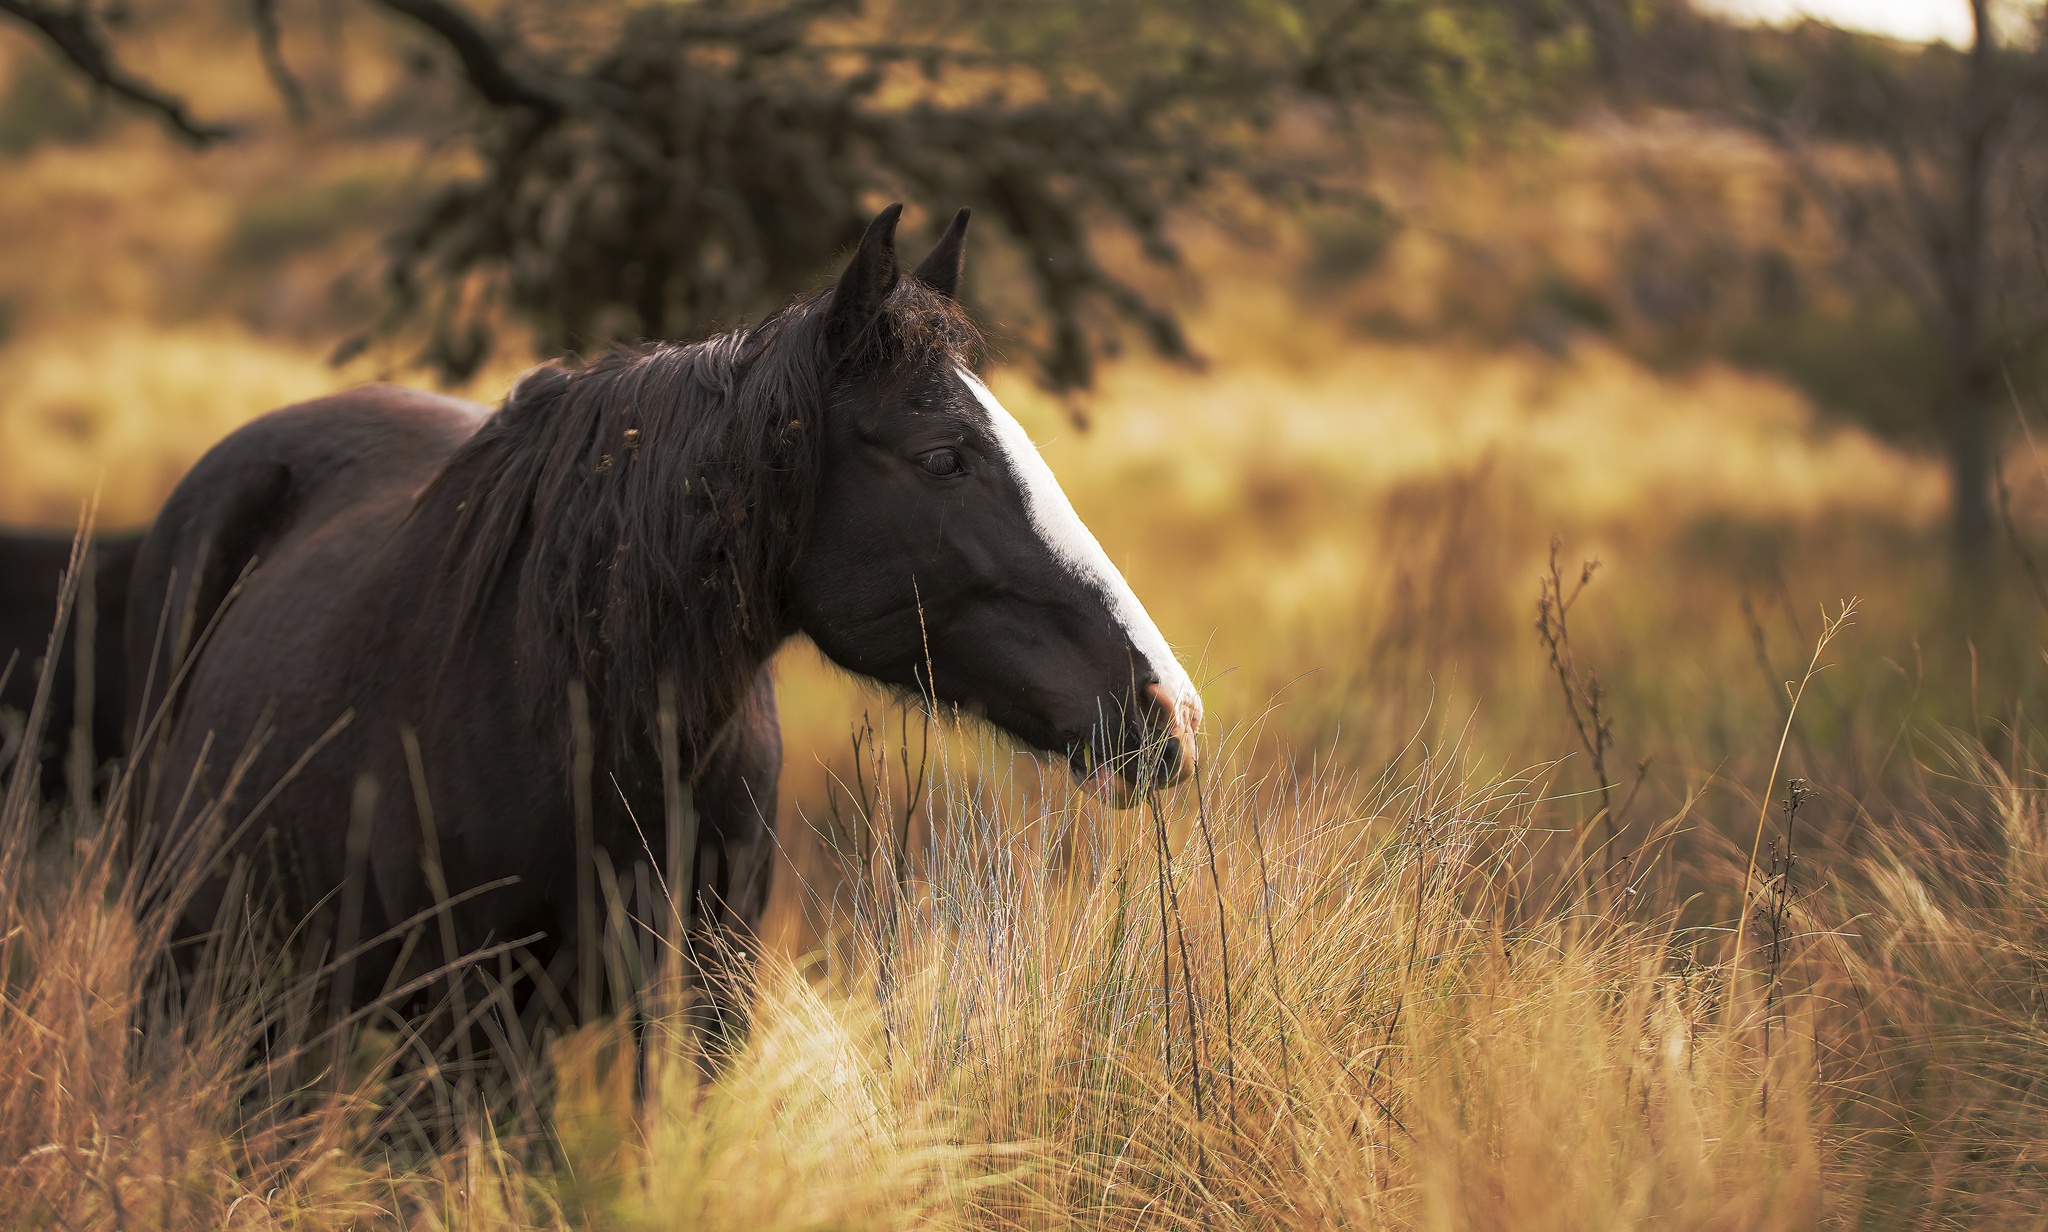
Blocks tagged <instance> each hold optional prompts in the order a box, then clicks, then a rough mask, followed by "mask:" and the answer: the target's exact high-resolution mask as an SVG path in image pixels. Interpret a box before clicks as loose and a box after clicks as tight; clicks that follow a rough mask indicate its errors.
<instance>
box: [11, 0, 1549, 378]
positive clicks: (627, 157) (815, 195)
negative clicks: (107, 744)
mask: <svg viewBox="0 0 2048 1232" xmlns="http://www.w3.org/2000/svg"><path fill="white" fill-rule="evenodd" d="M250 2H251V5H252V10H251V11H252V15H253V25H254V29H255V31H256V34H257V37H258V41H259V45H260V47H261V49H262V51H263V54H264V62H265V64H266V66H267V67H268V68H269V70H270V72H271V74H272V76H273V77H274V78H275V79H276V80H277V81H278V82H279V86H280V91H281V92H282V94H283V96H284V98H285V100H286V102H287V103H288V104H289V105H290V106H291V107H293V108H294V109H295V110H296V109H299V108H302V107H303V106H304V105H305V103H304V97H303V95H302V94H301V92H300V91H299V90H298V88H297V86H296V83H295V82H294V80H293V78H292V75H291V73H290V71H289V69H288V68H287V66H286V63H285V60H284V57H283V56H282V54H281V52H280V42H279V23H278V18H277V14H276V12H275V8H274V0H250ZM370 2H372V3H375V4H377V5H378V6H379V7H381V8H383V9H385V10H387V11H388V12H390V13H393V14H396V15H398V16H400V17H402V18H404V19H406V20H407V21H408V22H409V23H411V25H412V26H413V28H415V29H416V30H418V31H420V32H424V33H425V34H427V35H429V36H430V37H431V39H432V40H433V41H434V42H436V43H437V44H438V45H439V47H440V49H441V50H442V51H443V52H445V54H446V55H447V56H449V57H450V58H452V60H453V61H454V62H455V64H456V65H458V66H459V69H460V72H461V74H462V77H463V79H464V80H465V81H466V82H467V83H468V85H469V86H470V87H471V94H472V96H473V97H474V99H475V100H476V102H477V104H478V106H477V107H476V109H475V112H474V115H473V124H472V125H471V127H470V129H469V132H470V135H471V140H472V143H473V148H474V150H475V152H476V154H477V155H478V158H479V161H480V164H481V168H482V170H481V173H480V174H478V175H476V176H475V177H473V178H470V179H466V180H463V181H461V182H458V183H454V184H451V185H448V186H446V187H445V188H443V189H442V190H440V191H439V193H438V194H437V195H436V196H435V197H434V198H433V199H432V200H431V201H430V202H428V203H426V205H425V207H424V208H423V209H422V210H420V211H419V213H418V214H417V216H416V217H415V218H414V219H413V221H412V222H410V224H409V225H407V226H405V227H404V228H402V229H401V230H400V231H399V232H398V233H397V234H395V235H394V236H393V237H392V239H391V244H390V252H391V257H392V276H391V283H390V285H391V288H392V290H393V291H394V292H395V295H394V297H393V312H392V314H391V317H390V319H389V320H387V321H386V322H385V323H384V328H385V330H386V331H387V332H389V331H394V330H398V329H401V328H416V329H423V330H424V333H425V335H426V338H427V342H426V344H425V347H424V350H423V352H422V358H424V359H426V360H427V361H428V362H430V363H431V364H433V365H434V366H435V367H437V368H438V369H440V370H441V371H442V372H443V373H444V374H445V375H446V376H448V377H450V378H460V377H462V376H464V375H466V374H468V373H469V372H472V371H474V370H475V368H476V366H477V365H478V364H479V363H481V362H482V360H483V359H484V357H485V356H486V355H487V354H489V353H490V351H491V349H492V347H493V345H494V343H495V339H496V335H497V333H498V331H499V323H500V321H501V319H502V317H501V310H502V309H505V308H510V309H512V310H513V311H514V312H516V313H517V314H518V315H519V316H520V317H521V318H522V319H523V320H524V321H525V322H526V323H528V324H529V325H530V326H532V327H533V328H534V329H535V330H536V331H537V333H538V341H539V344H540V346H541V347H542V348H544V349H547V350H560V349H564V348H590V347H594V346H598V345H602V344H604V343H607V342H611V341H616V340H631V339H635V338H643V337H670V336H677V335H682V334H689V333H694V332H699V331H704V330H707V329H709V328H711V327H712V325H713V324H714V323H716V322H719V321H721V320H726V319H729V318H731V317H734V316H739V315H743V314H756V313H759V312H762V311H764V310H766V309H768V308H769V307H772V306H773V305H775V304H777V303H779V302H781V301H782V300H784V299H786V298H787V297H788V296H789V295H791V294H792V293H794V292H796V291H799V290H801V289H803V288H804V287H806V286H808V285H811V284H812V283H814V282H815V281H816V280H817V279H819V278H820V277H821V275H822V274H823V273H824V272H825V270H826V269H827V268H828V267H829V266H830V265H831V263H832V261H833V259H834V258H835V256H836V255H837V254H838V253H840V252H841V251H842V250H843V249H844V248H846V247H847V246H848V245H850V244H851V243H852V242H853V241H855V240H856V239H857V238H858V237H859V235H860V232H861V228H862V226H863V225H864V224H865V222H866V220H867V218H868V217H869V216H870V215H871V214H872V213H873V211H874V209H875V208H876V207H877V206H879V205H880V204H882V203H884V202H886V201H888V200H890V199H898V198H901V199H908V200H912V201H915V202H918V203H921V204H923V205H925V206H927V207H929V208H930V210H931V211H932V213H933V215H934V216H935V217H936V218H939V219H943V218H944V217H945V216H946V215H947V214H948V213H949V212H950V210H951V209H952V207H954V206H955V205H958V204H963V203H964V204H969V205H972V206H974V207H976V209H977V210H978V211H980V212H981V215H982V217H983V218H985V219H987V220H989V221H993V222H995V223H996V224H998V226H997V228H996V231H997V233H998V236H999V238H1000V240H1001V241H1002V243H1003V245H1004V246H1005V247H1007V248H1008V249H1009V250H1010V253H1011V255H1012V258H1013V260H1012V261H1011V262H1010V263H1009V264H1008V266H1007V268H1006V269H1005V272H1006V274H1009V275H1013V277H1008V278H1006V279H1005V281H1006V282H1009V283H1015V284H1021V285H1024V286H1027V287H1028V288H1029V291H1028V294H1026V295H1025V296H1023V297H1022V302H1021V303H1014V304H1006V305H1005V308H1006V309H1007V310H1008V311H1007V312H1006V315H1007V316H1009V317H1011V318H1012V319H1013V320H1017V321H1019V323H1020V324H1021V325H1022V327H1023V336H1024V338H1025V340H1026V345H1028V346H1029V347H1030V348H1031V350H1032V352H1033V354H1034V357H1035V358H1036V360H1037V363H1038V366H1039V368H1040V372H1041V375H1042V377H1043V379H1044V381H1045V382H1046V383H1047V384H1048V385H1050V386H1052V387H1054V388H1060V389H1066V388H1074V387H1079V386H1084V385H1086V384H1087V383H1088V381H1089V379H1090V376H1091V373H1092V367H1093V364H1094V362H1095V360H1096V359H1097V357H1098V356H1099V355H1100V354H1102V353H1103V352H1104V350H1105V349H1107V348H1110V347H1113V346H1114V345H1115V343H1116V339H1117V338H1118V336H1119V335H1120V334H1121V333H1122V331H1123V330H1124V329H1126V328H1130V327H1135V328H1136V329H1137V330H1138V331H1139V332H1140V333H1141V334H1142V335H1143V336H1144V337H1145V338H1146V339H1147V340H1148V341H1149V343H1150V345H1151V346H1152V347H1153V348H1154V349H1155V350H1157V351H1158V352H1160V353H1161V354H1164V355H1167V356H1172V357H1186V356H1187V344H1186V341H1185V339H1184V338H1183V336H1182V333H1181V329H1180V326H1179V322H1178V320H1177V319H1176V316H1175V314H1174V313H1173V311H1172V310H1171V308H1170V307H1169V306H1167V305H1166V304H1164V303H1163V302H1162V300H1161V299H1160V298H1159V297H1158V296H1157V295H1156V294H1148V293H1147V292H1146V291H1144V290H1142V289H1141V288H1140V287H1139V286H1138V285H1136V283H1134V282H1133V281H1132V280H1131V277H1130V275H1129V273H1128V272H1118V271H1115V270H1113V269H1112V268H1110V266H1109V265H1106V264H1105V263H1104V262H1103V261H1102V260H1100V259H1098V247H1099V245H1100V244H1101V243H1102V242H1103V241H1104V240H1105V239H1109V238H1114V237H1121V239H1122V240H1126V241H1135V243H1134V247H1135V248H1136V249H1137V250H1138V252H1140V253H1141V254H1142V256H1143V258H1144V259H1145V260H1146V261H1149V262H1150V263H1152V264H1153V265H1155V266H1157V267H1161V268H1164V269H1169V270H1170V269H1172V268H1173V267H1175V266H1177V264H1178V262H1179V255H1178V253H1177V251H1176V249H1175V246H1174V243H1173V240H1172V238H1171V236H1170V234H1169V228H1168V225H1167V224H1168V220H1169V218H1170V216H1171V215H1172V214H1173V213H1174V212H1175V211H1176V210H1179V209H1183V208H1187V207H1190V206H1194V205H1197V204H1201V205H1207V206H1215V207H1222V208H1227V207H1229V206H1230V205H1232V204H1235V203H1241V202H1253V201H1281V202H1289V201H1295V200H1300V199H1305V198H1315V197H1320V198H1330V197H1332V196H1341V195H1342V194H1337V193H1335V192H1334V190H1333V188H1332V182H1331V180H1330V179H1329V178H1327V177H1325V176H1324V175H1323V174H1321V173H1320V170H1319V168H1318V166H1317V165H1316V164H1315V162H1314V161H1313V159H1312V157H1311V151H1312V149H1313V146H1314V143H1303V142H1301V141H1298V140H1291V139H1290V138H1289V136H1288V123H1287V122H1288V121H1291V120H1294V119H1299V118H1302V117H1308V116H1311V115H1314V116H1316V117H1319V118H1320V119H1322V120H1324V121H1328V120H1331V119H1339V120H1341V119H1345V118H1354V117H1355V116H1356V115H1358V114H1360V113H1361V112H1362V111H1364V110H1366V109H1372V110H1377V111H1381V112H1384V111H1385V110H1387V109H1405V110H1409V111H1414V112H1418V113H1422V114H1426V115H1428V116H1430V117H1432V118H1434V119H1435V120H1436V121H1438V122H1440V123H1443V124H1445V125H1447V126H1449V127H1450V128H1451V129H1452V130H1454V131H1466V130H1469V129H1471V128H1473V127H1476V126H1477V125H1478V124H1479V123H1480V122H1481V121H1482V120H1483V119H1486V118H1491V117H1496V116H1501V115H1506V114H1508V113H1510V112H1511V111H1513V110H1514V109H1515V108H1516V107H1517V106H1518V105H1519V104H1520V103H1522V102H1524V101H1526V100H1527V98H1528V97H1529V96H1530V91H1531V90H1532V88H1534V87H1536V86H1537V85H1538V83H1540V82H1541V81H1542V80H1543V79H1545V77H1546V75H1548V74H1551V73H1553V72H1555V71H1557V70H1559V69H1560V68H1563V69H1567V70H1568V69H1569V68H1570V67H1571V66H1572V65H1574V64H1576V63H1577V62H1578V61H1580V60H1582V59H1583V58H1584V56H1583V53H1582V48H1583V45H1584V44H1585V42H1586V40H1585V37H1584V34H1583V32H1582V30H1581V28H1580V21H1579V17H1578V15H1577V10H1575V9H1574V8H1573V7H1572V4H1571V3H1570V2H1569V0H1127V2H1124V3H1116V4H1103V3H1097V2H1093V0H898V3H895V4H892V5H888V6H887V7H886V8H884V7H882V6H879V5H878V6H876V8H875V10H874V11H869V12H863V11H862V6H861V5H860V3H859V0H780V2H777V3H749V2H747V0H699V2H697V3H667V2H659V0H620V2H610V3H608V2H603V0H599V2H593V3H587V4H582V5H578V6H575V7H574V8H573V9H562V8H559V7H550V6H546V5H542V4H540V3H538V2H535V3H530V4H529V3H525V2H523V0H514V2H511V3H506V4H504V5H503V6H501V7H500V8H498V9H497V10H496V11H495V12H494V13H492V14H491V15H490V16H489V18H488V19H486V18H485V17H484V16H482V15H480V14H479V13H477V12H474V11H471V10H470V9H467V8H465V7H463V5H462V4H461V3H460V2H459V0H370ZM0 13H7V14H11V15H13V16H14V17H15V18H17V19H18V20H20V21H23V22H26V23H27V24H28V25H30V26H32V27H34V28H35V29H37V30H39V31H41V32H42V33H43V34H44V35H45V36H46V37H47V39H48V41H49V43H50V45H51V46H52V47H53V48H54V49H55V50H56V51H57V52H58V53H59V54H60V55H61V56H62V57H64V58H65V59H67V60H68V61H69V62H70V63H71V64H72V65H73V66H74V67H75V68H76V69H77V70H78V71H80V72H81V73H83V74H84V75H85V76H87V77H88V78H90V79H91V80H92V81H94V82H97V83H99V84H100V85H101V86H103V87H104V88H106V89H108V90H110V91H112V92H114V93H115V94H117V95H119V96H120V97H123V98H125V99H127V100H128V101H130V102H131V103H133V104H135V105H136V106H139V107H142V108H145V109H148V110H150V111H153V112H155V113H156V114H157V115H158V116H159V117H160V118H161V119H162V120H163V122H164V123H165V124H166V125H168V126H169V127H170V129H171V130H172V131H173V132H175V133H177V134H178V135H180V136H181V137H183V138H185V139H187V140H189V141H192V142H193V143H195V144H204V143H206V142H210V141H216V140H221V139H224V138H226V137H227V136H228V135H229V134H228V133H227V131H226V130H225V129H223V128H222V127H220V126H218V125H211V124H206V123H204V122H201V121H199V120H197V119H195V118H193V117H192V116H191V115H190V114H189V112H188V111H187V110H186V108H185V106H184V104H183V103H182V102H181V101H179V100H178V99H176V98H175V97H174V96H172V95H170V94H168V93H166V92H164V91H162V90H161V89H158V88H156V87H155V86H152V85H150V84H149V83H146V82H143V81H141V80H140V79H138V78H136V77H134V76H133V75H131V74H128V73H126V72H125V71H124V70H123V69H121V67H120V66H119V64H118V62H117V61H116V59H115V57H114V55H113V53H112V50H111V48H112V44H111V43H110V41H109V40H108V38H107V37H106V34H105V30H104V28H103V25H102V23H101V22H100V20H99V19H98V17H96V15H95V10H94V8H93V7H92V6H91V4H89V3H88V2H87V0H72V2H70V3H64V4H59V3H56V2H55V0H0ZM1112 264H1113V263H1112ZM982 268H986V267H982ZM1133 268H1135V267H1133ZM984 285H987V283H986V282H985V283H984Z"/></svg>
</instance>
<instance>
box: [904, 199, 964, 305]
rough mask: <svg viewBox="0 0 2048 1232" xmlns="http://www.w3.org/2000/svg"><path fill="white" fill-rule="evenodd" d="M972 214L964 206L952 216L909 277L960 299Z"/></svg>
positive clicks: (943, 293)
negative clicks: (968, 224) (968, 223)
mask: <svg viewBox="0 0 2048 1232" xmlns="http://www.w3.org/2000/svg"><path fill="white" fill-rule="evenodd" d="M973 214H974V211H973V210H970V209H968V208H967V207H966V206H964V205H963V206H961V207H960V212H959V213H958V214H955V215H953V221H952V224H951V225H949V226H948V227H947V228H946V233H945V234H944V235H942V236H940V237H939V242H938V243H937V244H935V245H933V247H932V250H931V252H930V253H929V254H927V255H926V257H925V259H924V260H922V261H919V262H918V263H917V268H916V269H914V270H912V271H911V272H910V276H911V277H912V278H915V279H917V280H918V281H919V282H921V283H923V284H924V285H926V286H928V287H930V288H931V289H932V290H934V291H937V292H938V293H939V294H941V295H943V296H945V297H946V298H947V299H958V298H960V271H961V270H962V269H964V268H965V267H966V265H967V220H968V219H969V218H970V217H972V216H973Z"/></svg>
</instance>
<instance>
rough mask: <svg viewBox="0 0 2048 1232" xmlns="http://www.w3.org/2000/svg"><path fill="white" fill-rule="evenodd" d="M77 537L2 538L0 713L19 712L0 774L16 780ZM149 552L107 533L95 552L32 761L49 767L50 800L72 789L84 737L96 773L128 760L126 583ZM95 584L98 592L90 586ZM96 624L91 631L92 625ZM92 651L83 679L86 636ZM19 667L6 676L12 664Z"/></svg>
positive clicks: (7, 735)
mask: <svg viewBox="0 0 2048 1232" xmlns="http://www.w3.org/2000/svg"><path fill="white" fill-rule="evenodd" d="M72 541H73V540H72V536H70V535H63V534H49V533H39V532H36V531H27V530H16V531H8V532H4V533H0V672H5V673H6V679H5V681H4V682H0V709H4V710H7V711H10V712H12V713H11V714H10V715H9V716H7V719H6V725H5V727H4V728H0V776H4V775H6V774H11V773H12V772H13V769H14V766H15V763H16V760H17V756H18V754H20V753H21V752H23V751H24V750H23V749H21V748H20V747H19V746H18V745H17V744H16V743H15V741H17V740H20V739H22V737H23V731H22V726H21V725H22V724H23V723H24V722H25V720H26V719H27V717H28V714H29V711H30V708H31V707H32V706H33V705H34V704H35V699H36V690H37V688H38V687H39V686H40V684H41V681H42V677H43V666H44V664H43V660H44V658H45V657H46V656H47V654H48V652H49V647H50V631H51V630H52V629H53V628H55V627H56V622H57V603H58V599H59V598H60V596H61V595H62V592H63V585H64V574H65V571H66V570H67V569H68V568H69V567H70V565H71V545H72ZM141 546H142V536H141V535H140V534H138V533H132V532H131V533H126V534H111V535H99V536H96V537H94V538H93V539H92V540H91V541H90V542H89V543H88V544H87V548H86V551H87V555H86V561H85V564H86V569H85V572H84V573H83V574H81V577H80V586H79V590H78V593H77V597H76V599H75V601H74V603H73V605H72V615H71V619H70V621H69V622H67V628H66V630H65V637H64V638H63V640H62V641H61V643H60V644H59V647H58V654H57V663H56V666H55V669H54V670H53V671H52V672H51V674H50V686H49V696H48V700H47V702H46V703H45V706H44V714H43V725H42V730H41V731H40V732H39V733H37V736H36V748H35V749H34V750H32V751H30V756H31V758H32V759H34V760H35V761H37V762H38V763H39V765H40V767H41V769H40V774H41V779H42V789H43V794H44V795H45V796H54V795H56V794H58V793H59V792H61V791H62V790H64V777H65V773H64V767H65V763H66V760H67V759H66V753H67V750H69V749H70V748H71V747H72V746H73V744H74V743H75V742H76V738H77V736H78V735H79V734H80V732H79V730H76V729H80V728H82V729H83V733H84V734H85V735H86V737H87V742H88V743H89V745H90V747H91V750H92V758H91V763H90V766H91V767H97V766H99V765H101V764H102V763H104V762H107V761H109V760H111V759H113V758H117V757H119V756H121V754H122V753H123V752H125V751H126V745H125V744H124V743H123V739H122V713H123V705H124V701H123V692H124V682H125V680H126V676H127V670H126V669H127V644H126V640H125V638H124V637H123V634H122V631H123V623H122V622H123V619H124V618H125V617H126V615H127V611H128V576H129V574H130V573H132V572H133V571H134V568H135V554H136V551H137V550H138V549H139V548H140V547H141ZM87 582H89V583H90V585H89V586H88V585H86V583H87ZM88 622H89V623H90V625H91V627H90V629H88V628H86V627H85V626H86V625H87V623H88ZM80 634H83V635H84V639H85V644H86V645H88V646H89V647H90V648H91V651H92V654H91V662H90V663H89V664H87V665H86V670H85V671H84V672H80V670H79V668H80V663H79V657H78V645H79V635H80ZM10 661H12V662H13V664H14V666H13V669H12V670H8V668H7V664H8V663H9V662H10Z"/></svg>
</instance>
